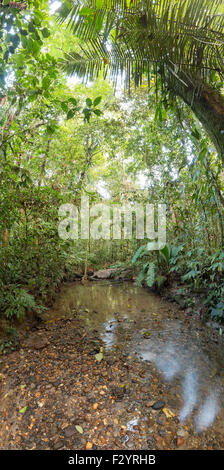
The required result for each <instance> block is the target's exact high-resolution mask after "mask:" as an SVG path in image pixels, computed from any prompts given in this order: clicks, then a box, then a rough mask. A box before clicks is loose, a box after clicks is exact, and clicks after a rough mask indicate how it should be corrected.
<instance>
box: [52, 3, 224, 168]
mask: <svg viewBox="0 0 224 470" xmlns="http://www.w3.org/2000/svg"><path fill="white" fill-rule="evenodd" d="M59 14H60V17H61V20H62V21H66V23H67V25H68V27H70V28H71V29H72V31H73V32H74V34H75V35H76V36H78V37H79V38H80V50H79V52H77V49H76V50H75V51H72V50H71V51H70V52H69V53H67V54H66V55H65V59H64V61H63V65H64V68H65V69H66V70H67V71H68V72H69V73H74V72H75V73H76V74H78V75H81V76H85V77H89V78H92V77H93V76H96V75H98V74H99V72H100V70H103V71H104V73H105V74H106V73H107V71H108V70H109V69H110V70H111V75H112V77H113V79H114V80H115V81H116V80H117V79H118V77H119V74H122V75H123V76H124V78H125V81H126V83H127V85H128V86H129V87H130V79H131V78H132V77H133V78H134V80H135V83H136V84H140V83H141V82H142V77H143V76H144V74H146V75H147V76H148V81H149V85H150V81H151V78H152V77H153V78H154V77H155V80H156V86H157V89H158V88H160V86H161V89H162V93H163V95H162V96H163V103H164V104H165V103H167V101H168V99H167V97H168V96H169V93H171V94H173V95H176V96H179V97H180V98H181V99H182V100H183V101H184V102H185V103H186V104H187V105H188V106H190V107H191V109H192V110H193V111H194V113H195V115H196V116H197V117H198V119H199V120H200V121H201V123H202V124H203V126H204V128H205V129H206V131H207V132H208V134H209V136H210V137H211V139H212V141H213V143H214V145H215V147H216V149H217V151H218V153H219V154H220V156H221V158H222V162H223V163H224V132H223V120H224V97H223V95H222V94H221V92H220V87H221V83H222V82H221V80H222V79H223V72H224V67H223V60H222V56H223V47H224V46H223V41H224V16H223V4H222V1H221V0H216V1H214V0H198V1H197V2H195V0H187V1H185V2H184V3H183V1H181V0H178V1H174V0H156V1H154V0H131V1H125V2H124V1H123V0H116V1H112V0H97V1H95V0H93V1H91V0H88V1H86V2H80V1H79V0H67V1H66V2H64V3H63V4H62V7H61V9H60V11H59ZM83 41H84V43H83Z"/></svg>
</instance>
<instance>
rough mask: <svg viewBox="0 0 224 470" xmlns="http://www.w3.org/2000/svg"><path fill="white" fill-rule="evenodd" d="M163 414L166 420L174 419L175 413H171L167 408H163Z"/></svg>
mask: <svg viewBox="0 0 224 470" xmlns="http://www.w3.org/2000/svg"><path fill="white" fill-rule="evenodd" d="M163 413H164V414H165V415H166V417H167V418H174V416H175V413H173V412H172V411H171V410H169V408H163Z"/></svg>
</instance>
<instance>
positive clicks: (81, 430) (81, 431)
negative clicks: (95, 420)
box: [75, 424, 83, 434]
mask: <svg viewBox="0 0 224 470" xmlns="http://www.w3.org/2000/svg"><path fill="white" fill-rule="evenodd" d="M75 428H76V430H77V431H78V432H79V433H80V434H83V429H82V426H79V425H78V424H77V425H76V426H75Z"/></svg>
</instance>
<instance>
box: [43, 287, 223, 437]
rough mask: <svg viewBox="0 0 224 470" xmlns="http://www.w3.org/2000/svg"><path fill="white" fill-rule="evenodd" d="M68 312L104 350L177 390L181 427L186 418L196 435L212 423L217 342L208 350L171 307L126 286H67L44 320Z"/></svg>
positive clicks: (204, 337) (195, 328) (202, 332)
mask: <svg viewBox="0 0 224 470" xmlns="http://www.w3.org/2000/svg"><path fill="white" fill-rule="evenodd" d="M74 311H76V312H78V315H79V316H80V317H81V318H82V319H83V320H84V321H85V323H86V324H87V325H88V327H89V328H90V329H92V330H97V331H98V333H99V334H100V335H101V338H102V340H103V342H104V344H105V349H109V350H110V349H112V348H114V347H115V346H119V347H121V348H123V350H124V351H125V352H126V353H127V354H130V353H137V354H138V356H139V357H140V358H141V359H142V360H143V361H150V362H152V363H153V364H154V365H155V366H156V367H157V369H158V370H159V371H160V372H161V374H162V376H163V379H164V380H165V381H168V382H170V383H172V386H173V388H174V390H175V387H177V386H179V388H180V390H181V396H182V406H181V409H180V411H179V419H180V421H181V422H185V421H186V419H187V418H188V417H189V416H192V419H193V420H194V422H195V426H196V429H197V431H198V432H201V431H203V429H205V428H207V427H208V426H210V425H211V424H212V423H213V422H214V419H215V417H216V416H217V414H218V412H219V410H220V408H221V406H223V403H222V396H223V379H221V378H220V373H221V371H222V370H223V366H224V354H223V353H224V348H223V339H222V342H221V344H219V345H217V346H216V345H214V344H213V343H212V342H211V341H210V340H209V335H208V332H207V330H206V329H205V328H204V329H203V328H202V327H201V323H199V322H197V321H196V320H194V319H192V318H191V319H190V321H189V322H187V319H186V318H184V317H183V318H182V319H180V318H181V314H180V312H179V311H178V307H177V306H175V305H172V306H171V305H170V304H168V303H167V302H163V301H162V300H161V298H160V297H159V296H156V295H153V294H152V293H149V292H147V291H146V290H144V289H142V288H140V287H137V286H134V285H133V284H132V283H123V284H115V283H110V282H105V281H103V282H92V283H91V282H90V283H88V284H87V285H85V286H83V285H82V284H81V283H73V284H71V285H67V286H65V287H64V289H63V290H62V292H61V294H60V295H59V297H58V299H57V302H56V304H55V306H54V308H53V309H52V310H51V312H50V317H51V318H55V317H60V318H61V317H62V316H71V315H74ZM182 316H183V314H182ZM178 384H179V385H178ZM131 424H132V423H130V426H131ZM135 424H136V423H135Z"/></svg>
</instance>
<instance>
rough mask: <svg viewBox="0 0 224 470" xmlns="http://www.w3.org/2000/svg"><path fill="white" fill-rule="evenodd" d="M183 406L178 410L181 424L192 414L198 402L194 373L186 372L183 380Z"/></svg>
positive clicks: (196, 382)
mask: <svg viewBox="0 0 224 470" xmlns="http://www.w3.org/2000/svg"><path fill="white" fill-rule="evenodd" d="M182 387H183V399H184V404H183V407H182V409H181V410H180V413H179V416H180V421H181V422H183V421H185V420H186V418H187V417H188V416H189V415H190V414H191V413H192V411H193V409H194V407H195V405H196V404H197V401H198V381H197V376H196V374H195V373H194V372H191V371H187V372H186V374H185V375H184V379H183V384H182Z"/></svg>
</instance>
